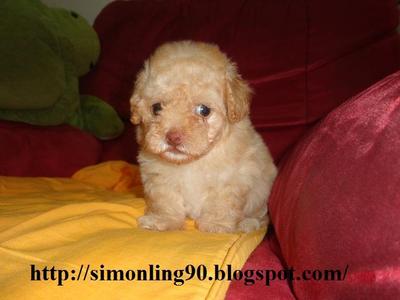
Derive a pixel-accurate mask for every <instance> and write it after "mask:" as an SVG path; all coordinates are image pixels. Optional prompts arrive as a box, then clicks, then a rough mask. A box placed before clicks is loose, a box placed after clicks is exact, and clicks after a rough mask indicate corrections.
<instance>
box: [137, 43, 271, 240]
mask: <svg viewBox="0 0 400 300" xmlns="http://www.w3.org/2000/svg"><path fill="white" fill-rule="evenodd" d="M250 98H251V89H250V88H249V86H248V84H247V83H246V82H245V81H244V80H243V79H242V77H241V76H240V74H239V73H238V72H237V67H236V65H235V64H234V63H232V62H231V61H230V60H229V59H228V58H227V56H226V55H225V54H223V53H222V52H221V51H220V50H219V48H218V47H217V46H215V45H211V44H206V43H200V42H193V41H181V42H172V43H167V44H164V45H162V46H161V47H159V48H158V49H157V50H156V51H155V53H154V54H153V55H151V56H150V58H149V59H148V60H147V61H146V62H145V64H144V67H143V69H142V70H141V71H140V73H139V74H138V77H137V80H136V83H135V89H134V93H133V95H132V98H131V110H132V117H131V121H132V123H134V124H136V125H138V126H137V141H138V143H139V145H140V147H141V150H140V153H139V157H138V160H139V163H140V168H141V175H142V181H143V184H144V189H145V194H146V203H147V211H146V214H145V215H144V216H142V217H141V218H140V219H139V225H140V226H141V227H143V228H147V229H153V230H174V229H181V228H182V227H183V225H184V221H185V218H186V217H189V218H192V219H194V220H195V222H196V224H197V227H198V228H199V230H202V231H208V232H235V231H243V232H249V231H252V230H256V229H258V228H260V227H261V226H265V225H267V223H268V218H267V199H268V196H269V192H270V189H271V186H272V184H273V181H274V178H275V176H276V173H277V170H276V167H275V165H274V163H273V160H272V158H271V156H270V154H269V151H268V149H267V147H266V145H265V144H264V143H263V140H262V138H261V137H260V136H259V134H258V133H256V131H255V130H254V128H253V126H252V124H251V122H250V119H249V106H250ZM155 103H161V106H162V110H161V111H160V112H159V113H157V114H155V113H154V112H153V110H152V107H153V104H155ZM200 104H203V105H206V106H207V107H209V108H210V114H209V115H208V116H206V117H204V116H201V115H199V114H196V106H198V105H200ZM171 134H173V135H174V136H178V138H179V143H178V144H177V145H171V143H170V142H169V140H168V136H171Z"/></svg>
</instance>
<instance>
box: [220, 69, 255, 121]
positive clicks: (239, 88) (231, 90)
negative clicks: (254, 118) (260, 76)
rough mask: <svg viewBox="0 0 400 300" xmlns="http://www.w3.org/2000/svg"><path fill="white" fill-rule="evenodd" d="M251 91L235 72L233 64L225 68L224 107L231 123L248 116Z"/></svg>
mask: <svg viewBox="0 0 400 300" xmlns="http://www.w3.org/2000/svg"><path fill="white" fill-rule="evenodd" d="M251 94H252V90H251V88H250V87H249V85H248V84H247V82H246V81H244V80H243V79H242V76H240V74H239V73H238V72H237V67H236V65H235V64H234V63H232V62H229V63H228V65H227V67H226V87H225V105H226V109H227V116H228V120H229V121H230V122H231V123H234V122H238V121H240V120H242V119H243V118H244V117H245V116H247V115H248V114H249V110H250V99H251Z"/></svg>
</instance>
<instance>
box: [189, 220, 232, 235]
mask: <svg viewBox="0 0 400 300" xmlns="http://www.w3.org/2000/svg"><path fill="white" fill-rule="evenodd" d="M197 228H198V229H199V230H200V231H204V232H215V233H230V232H234V231H235V230H236V228H235V226H234V224H230V223H229V224H228V223H220V224H218V223H210V222H201V221H199V222H197Z"/></svg>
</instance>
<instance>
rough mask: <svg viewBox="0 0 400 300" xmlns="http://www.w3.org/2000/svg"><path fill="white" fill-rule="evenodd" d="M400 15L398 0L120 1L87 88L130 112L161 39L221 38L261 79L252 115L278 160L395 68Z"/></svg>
mask: <svg viewBox="0 0 400 300" xmlns="http://www.w3.org/2000/svg"><path fill="white" fill-rule="evenodd" d="M339 20H340V21H339ZM397 22H398V21H397V9H396V4H395V1H393V0H380V1H376V0H353V1H351V3H350V2H349V1H348V0H336V1H331V2H329V3H328V2H326V1H322V2H321V1H320V0H307V1H289V0H283V1H275V0H251V1H248V0H235V1H232V0H202V1H192V0H170V1H158V0H135V1H115V2H112V3H111V4H109V5H108V6H107V7H106V8H105V9H104V10H103V11H102V12H101V13H100V15H99V16H98V17H97V19H96V21H95V25H94V27H95V29H96V31H97V32H98V34H99V36H100V40H101V44H102V53H101V58H100V61H99V63H98V65H97V67H96V68H95V70H93V71H92V72H91V73H90V74H89V75H88V76H86V77H85V78H84V79H83V80H82V91H83V92H84V93H89V94H94V95H96V96H99V97H101V98H103V99H105V100H107V101H108V102H109V103H111V104H112V105H113V106H114V107H116V108H117V109H118V111H119V112H120V114H121V115H123V116H124V117H125V118H126V119H127V118H128V116H129V101H128V100H129V97H130V94H131V93H132V88H133V82H134V80H135V76H136V74H137V72H138V70H139V69H140V68H141V66H142V64H143V61H144V59H146V58H147V57H148V56H149V55H150V53H151V52H153V51H154V49H155V48H156V47H158V46H159V45H160V44H161V43H163V42H166V41H170V40H181V39H193V40H201V41H206V42H211V43H217V44H218V45H219V46H220V47H221V48H222V50H223V51H225V52H226V53H228V55H229V56H230V57H232V59H233V60H234V61H235V62H237V63H238V66H239V70H240V72H241V73H242V74H243V76H244V78H245V79H247V80H248V81H249V82H250V84H251V86H252V87H253V88H254V90H255V96H254V99H253V103H252V111H251V117H252V120H253V122H254V124H255V126H256V128H257V129H258V130H259V132H260V133H261V134H262V136H263V137H264V138H265V140H266V142H267V144H268V145H269V147H270V149H271V152H272V154H273V156H274V157H275V158H276V159H277V160H279V158H280V157H281V156H282V155H283V153H284V152H285V151H286V150H287V149H289V148H290V147H291V146H292V145H293V144H294V143H295V142H296V141H297V140H298V139H299V137H300V136H301V135H302V134H303V133H304V132H305V131H306V130H307V129H308V127H309V125H310V124H314V123H315V121H317V120H319V119H320V118H321V117H323V116H324V115H325V114H326V113H328V112H329V111H331V110H332V109H333V108H335V107H336V106H337V105H339V104H340V103H342V102H343V101H345V100H346V99H347V98H348V97H350V96H353V95H355V94H356V93H358V92H360V91H361V90H362V89H365V88H367V87H368V86H369V85H371V84H373V83H374V82H376V81H377V80H379V79H381V78H383V77H384V76H386V75H388V74H390V73H392V72H394V71H396V70H397V69H398V67H399V66H400V59H399V53H400V48H399V40H398V36H397V34H396V31H395V29H396V26H397ZM277 132H279V137H276V136H277V134H276V133H277Z"/></svg>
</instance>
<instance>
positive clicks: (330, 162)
mask: <svg viewBox="0 0 400 300" xmlns="http://www.w3.org/2000/svg"><path fill="white" fill-rule="evenodd" d="M269 203H270V215H271V219H272V222H273V224H274V226H275V230H276V235H277V238H278V240H279V243H280V246H281V250H282V255H283V257H284V260H285V262H286V263H287V265H289V266H292V267H293V268H294V269H295V270H297V271H298V272H299V274H301V272H302V271H303V270H313V269H319V270H321V271H323V270H335V269H340V270H341V272H342V275H344V273H345V269H346V266H348V267H347V277H346V278H345V280H342V281H338V280H336V281H324V280H320V281H316V280H311V281H294V282H293V287H294V292H295V294H296V296H297V298H298V299H399V295H400V285H399V278H400V277H399V276H400V230H399V228H400V218H399V216H400V72H398V73H396V74H394V75H391V76H389V77H388V78H386V79H384V80H383V81H381V82H379V83H377V84H376V85H374V86H373V87H371V88H370V89H368V90H366V91H365V92H363V93H362V94H360V95H359V96H357V97H355V98H354V99H352V100H350V101H348V102H346V103H345V104H344V105H342V106H340V107H339V108H337V109H336V110H335V111H333V112H332V113H330V114H329V115H328V116H327V117H326V118H325V119H324V120H323V122H322V123H321V124H320V125H319V126H318V127H316V128H315V129H314V130H313V131H312V132H311V133H310V134H309V136H307V138H305V139H303V140H302V142H301V143H299V144H298V145H297V146H296V147H295V149H294V151H293V152H292V154H291V155H290V157H288V159H287V160H286V161H285V162H284V163H283V168H282V169H281V172H280V174H279V176H278V178H277V180H276V182H275V185H274V188H273V191H272V194H271V197H270V202H269Z"/></svg>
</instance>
